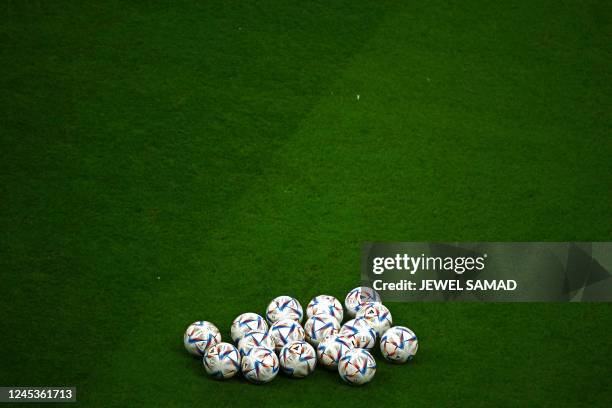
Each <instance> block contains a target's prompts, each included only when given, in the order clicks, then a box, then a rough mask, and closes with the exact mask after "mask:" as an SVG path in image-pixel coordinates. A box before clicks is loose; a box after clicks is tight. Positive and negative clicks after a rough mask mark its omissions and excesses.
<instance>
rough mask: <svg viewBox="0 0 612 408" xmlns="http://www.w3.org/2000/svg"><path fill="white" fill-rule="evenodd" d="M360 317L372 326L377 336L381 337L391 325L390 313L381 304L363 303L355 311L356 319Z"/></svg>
mask: <svg viewBox="0 0 612 408" xmlns="http://www.w3.org/2000/svg"><path fill="white" fill-rule="evenodd" d="M360 317H363V318H364V319H366V320H367V321H369V322H370V323H371V324H372V327H373V328H374V330H376V334H377V335H378V336H381V335H382V334H383V333H384V332H386V331H387V330H389V328H390V327H391V326H392V325H393V317H392V316H391V312H389V309H387V307H386V306H385V305H383V304H382V303H374V302H369V303H364V304H363V305H361V307H360V308H359V310H358V311H357V318H360Z"/></svg>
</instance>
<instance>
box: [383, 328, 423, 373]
mask: <svg viewBox="0 0 612 408" xmlns="http://www.w3.org/2000/svg"><path fill="white" fill-rule="evenodd" d="M418 349H419V341H418V339H417V337H416V335H415V334H414V332H413V331H412V330H410V329H409V328H407V327H403V326H394V327H392V328H390V329H389V330H387V331H386V332H385V333H384V334H383V335H382V337H381V338H380V352H381V353H382V355H383V357H384V358H385V359H386V360H388V361H391V362H393V363H398V364H402V363H405V362H406V361H410V360H412V359H413V357H414V355H415V354H416V352H417V350H418Z"/></svg>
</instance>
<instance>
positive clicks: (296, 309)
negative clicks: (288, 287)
mask: <svg viewBox="0 0 612 408" xmlns="http://www.w3.org/2000/svg"><path fill="white" fill-rule="evenodd" d="M303 316H304V311H303V310H302V305H300V302H298V301H297V299H294V298H292V297H290V296H278V297H277V298H275V299H274V300H272V302H270V304H269V305H268V308H267V309H266V319H268V322H270V323H274V322H278V321H279V320H282V319H291V320H295V321H296V322H301V321H302V317H303Z"/></svg>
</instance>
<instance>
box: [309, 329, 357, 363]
mask: <svg viewBox="0 0 612 408" xmlns="http://www.w3.org/2000/svg"><path fill="white" fill-rule="evenodd" d="M353 348H355V344H354V343H353V339H352V338H351V337H347V336H340V335H337V334H334V335H331V336H327V337H326V338H325V339H323V340H322V341H321V342H320V343H319V345H318V347H317V358H318V360H319V364H321V365H322V366H323V367H325V368H329V369H336V368H337V367H338V361H340V358H342V356H343V355H344V354H345V353H346V352H347V351H349V350H351V349H353Z"/></svg>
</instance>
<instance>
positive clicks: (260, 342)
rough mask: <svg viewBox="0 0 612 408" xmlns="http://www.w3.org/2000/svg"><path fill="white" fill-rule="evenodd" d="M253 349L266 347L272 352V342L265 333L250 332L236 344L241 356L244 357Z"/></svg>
mask: <svg viewBox="0 0 612 408" xmlns="http://www.w3.org/2000/svg"><path fill="white" fill-rule="evenodd" d="M253 347H267V348H269V349H272V350H274V341H273V340H272V338H271V337H270V336H269V335H268V333H266V332H260V331H252V332H250V333H247V334H245V335H244V336H243V337H242V338H241V339H240V341H239V342H238V350H239V351H240V355H241V356H245V355H247V354H248V353H249V351H251V349H252V348H253Z"/></svg>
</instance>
